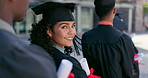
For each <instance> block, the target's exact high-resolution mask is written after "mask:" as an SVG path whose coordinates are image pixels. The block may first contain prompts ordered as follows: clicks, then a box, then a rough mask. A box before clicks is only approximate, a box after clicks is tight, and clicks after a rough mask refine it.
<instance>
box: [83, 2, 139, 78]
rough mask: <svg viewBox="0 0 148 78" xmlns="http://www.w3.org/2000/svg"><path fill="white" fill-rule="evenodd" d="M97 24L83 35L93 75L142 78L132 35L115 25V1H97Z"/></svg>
mask: <svg viewBox="0 0 148 78" xmlns="http://www.w3.org/2000/svg"><path fill="white" fill-rule="evenodd" d="M94 4H95V11H96V14H97V15H98V16H99V19H100V21H99V22H98V26H97V27H96V28H94V29H92V30H90V31H88V32H85V33H84V34H83V36H82V51H83V55H84V57H85V58H87V60H88V64H89V67H90V68H94V70H95V71H94V74H95V75H98V76H101V78H139V67H138V66H135V62H134V55H135V53H136V52H135V51H136V50H135V49H134V44H133V42H132V40H131V38H130V37H129V36H128V35H126V34H125V33H123V32H121V31H119V30H117V29H116V28H115V27H113V19H114V16H115V14H116V8H115V0H95V2H94Z"/></svg>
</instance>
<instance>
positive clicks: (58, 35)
mask: <svg viewBox="0 0 148 78" xmlns="http://www.w3.org/2000/svg"><path fill="white" fill-rule="evenodd" d="M47 34H48V35H49V36H50V37H51V38H52V40H53V44H55V45H58V46H59V47H62V48H64V46H72V44H73V38H74V37H75V35H76V29H75V22H74V21H61V22H57V23H56V24H55V25H54V26H53V31H51V30H48V31H47Z"/></svg>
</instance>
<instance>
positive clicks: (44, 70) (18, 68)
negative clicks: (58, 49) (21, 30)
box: [0, 29, 57, 78]
mask: <svg viewBox="0 0 148 78" xmlns="http://www.w3.org/2000/svg"><path fill="white" fill-rule="evenodd" d="M0 78H57V77H56V68H55V64H54V61H53V59H52V57H51V56H50V55H49V54H48V53H47V52H45V50H43V49H42V48H40V47H38V46H35V45H34V46H33V45H32V46H29V45H28V44H26V43H24V42H22V41H21V40H20V39H18V38H17V37H16V36H15V35H14V34H12V33H10V32H7V31H5V30H1V29H0Z"/></svg>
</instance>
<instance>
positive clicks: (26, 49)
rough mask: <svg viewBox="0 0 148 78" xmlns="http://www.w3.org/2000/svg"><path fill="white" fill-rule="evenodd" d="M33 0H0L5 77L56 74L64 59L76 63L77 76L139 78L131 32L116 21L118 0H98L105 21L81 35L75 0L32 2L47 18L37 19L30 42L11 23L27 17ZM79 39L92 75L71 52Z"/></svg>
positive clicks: (52, 77) (1, 74)
mask: <svg viewBox="0 0 148 78" xmlns="http://www.w3.org/2000/svg"><path fill="white" fill-rule="evenodd" d="M28 2H29V1H28V0H24V1H21V0H0V7H2V8H0V36H1V37H0V78H57V76H56V72H57V70H58V68H59V65H60V63H61V61H62V59H67V60H69V61H70V62H72V63H73V68H72V71H71V73H73V74H74V76H73V78H100V77H99V76H101V78H139V67H138V63H135V62H134V54H135V53H137V52H138V51H137V50H135V47H134V44H133V42H132V40H131V38H130V37H129V36H127V35H126V34H124V33H122V32H120V31H118V30H117V29H115V28H114V27H113V18H114V16H115V14H116V8H115V0H95V1H94V4H95V11H96V13H97V15H98V16H99V18H100V21H99V23H98V26H97V27H96V28H94V29H92V30H90V31H88V32H85V33H84V34H83V36H82V40H81V39H80V38H78V37H77V36H76V23H75V19H74V17H73V15H72V12H73V11H74V7H75V3H61V2H52V1H49V2H45V3H43V4H40V5H38V6H36V7H34V8H32V10H33V11H34V13H35V14H36V15H39V14H42V19H41V20H40V21H39V22H38V23H34V24H32V30H31V34H30V39H29V40H30V42H31V45H27V44H26V43H24V42H22V41H21V40H19V39H18V38H17V37H16V35H15V33H14V30H13V29H12V26H11V25H12V22H13V21H20V20H22V19H23V18H24V15H25V11H26V9H27V6H28ZM20 6H21V7H20ZM18 7H19V10H18ZM79 40H81V41H82V52H83V55H84V57H85V58H86V59H87V60H88V65H89V67H90V68H94V73H93V74H92V72H91V76H88V75H87V74H86V72H85V71H84V70H83V69H82V66H81V64H80V63H79V61H78V60H77V59H75V58H74V57H72V56H70V54H71V53H72V52H73V48H72V45H74V48H75V52H76V53H77V54H80V53H79V45H78V44H79Z"/></svg>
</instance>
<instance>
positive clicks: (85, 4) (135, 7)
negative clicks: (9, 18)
mask: <svg viewBox="0 0 148 78" xmlns="http://www.w3.org/2000/svg"><path fill="white" fill-rule="evenodd" d="M45 1H61V2H74V3H76V4H77V6H76V8H75V12H74V16H75V19H76V23H77V32H78V34H80V35H81V34H82V33H83V32H85V31H88V30H90V29H92V28H93V27H96V25H97V22H98V17H97V16H96V14H95V11H94V0H31V3H30V6H29V7H33V6H36V5H38V4H40V3H43V2H45ZM145 2H148V0H116V8H117V12H119V13H120V15H121V17H122V18H123V20H124V22H125V24H126V25H127V26H128V30H127V31H128V32H129V33H131V32H143V31H145V27H144V24H145V23H146V22H148V20H147V15H148V14H146V13H145V12H144V10H143V7H144V4H145ZM145 5H146V4H145ZM40 19H41V15H40V16H36V15H35V14H34V13H33V12H32V11H31V9H29V10H28V12H27V14H26V18H25V20H24V21H23V22H21V23H17V22H16V23H14V28H15V30H16V33H18V34H29V31H30V29H31V24H32V23H35V22H38V21H39V20H40Z"/></svg>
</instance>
